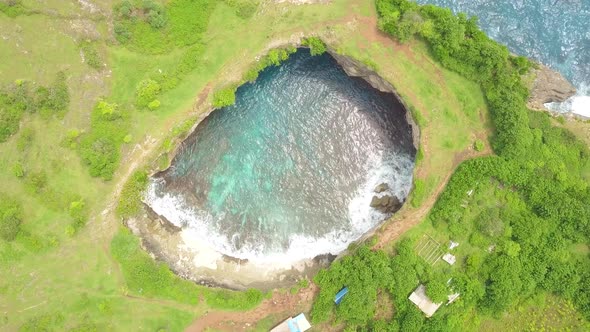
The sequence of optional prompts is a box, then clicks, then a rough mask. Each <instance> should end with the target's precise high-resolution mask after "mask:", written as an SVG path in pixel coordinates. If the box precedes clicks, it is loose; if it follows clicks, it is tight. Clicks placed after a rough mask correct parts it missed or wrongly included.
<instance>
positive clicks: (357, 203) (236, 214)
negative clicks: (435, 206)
mask: <svg viewBox="0 0 590 332" xmlns="http://www.w3.org/2000/svg"><path fill="white" fill-rule="evenodd" d="M414 156H415V149H414V147H413V144H412V134H411V128H410V126H409V125H408V123H407V121H406V119H405V110H404V109H403V108H402V106H401V105H400V104H399V102H398V101H397V100H396V99H395V98H394V97H393V95H391V94H385V93H381V92H378V91H376V90H375V89H373V88H371V87H370V86H369V85H368V84H367V83H366V82H365V81H364V80H361V79H358V78H351V77H348V76H347V75H346V74H345V73H344V71H343V70H342V69H341V68H340V67H339V65H338V64H337V63H336V61H335V60H334V59H333V58H332V57H331V56H330V55H328V54H324V55H321V56H315V57H313V56H311V55H310V54H309V51H308V50H306V49H299V50H298V51H297V52H296V53H295V54H293V55H291V57H290V59H289V60H288V61H286V62H285V63H283V64H282V65H281V66H279V67H271V68H267V69H266V70H264V71H263V72H262V73H261V75H260V77H259V78H258V79H257V81H256V82H255V83H253V84H251V83H249V84H245V85H244V86H242V87H240V88H239V89H238V91H237V101H236V103H235V105H233V106H230V107H226V108H224V109H220V110H216V111H214V112H213V113H212V114H211V115H209V116H208V117H207V118H206V119H205V120H204V121H203V122H202V123H200V124H199V125H198V127H197V129H196V131H195V132H194V133H193V134H191V136H190V137H189V138H188V139H187V140H186V141H185V142H184V143H183V145H182V146H181V148H180V150H179V153H178V155H177V156H176V157H175V159H174V160H173V162H172V166H171V168H170V169H168V170H167V171H165V172H163V173H160V174H158V175H157V176H155V177H154V178H153V179H152V184H151V185H150V190H149V192H148V195H147V198H146V200H147V202H148V204H149V205H150V206H151V207H152V209H153V210H154V211H155V212H157V213H158V214H160V215H162V216H164V217H166V218H167V219H168V220H169V221H171V222H172V223H174V224H176V225H178V226H180V227H182V228H183V229H190V230H192V232H191V233H190V234H193V236H198V237H199V240H200V241H205V242H206V243H208V244H209V245H211V246H212V247H213V248H215V249H216V250H217V251H219V252H221V253H223V254H226V255H230V256H232V257H237V258H242V259H250V260H258V261H282V262H284V261H295V260H299V259H304V258H312V257H315V256H317V255H320V254H327V253H332V254H335V253H337V252H339V251H342V250H343V249H345V248H346V247H347V246H348V244H350V243H351V242H352V241H353V240H355V239H357V238H359V237H360V236H361V235H362V234H363V233H365V232H367V231H368V230H370V229H371V228H372V227H374V226H376V225H377V224H378V223H380V222H381V221H383V220H384V219H385V218H386V217H388V216H387V215H384V214H381V213H380V212H377V211H376V210H373V209H372V208H370V206H369V204H370V200H371V198H372V196H373V195H374V193H373V190H374V188H375V186H377V185H378V184H380V183H388V184H389V187H390V194H394V195H396V196H397V197H399V198H400V200H404V199H405V197H406V196H407V194H408V192H409V190H410V187H411V182H412V171H413V167H414Z"/></svg>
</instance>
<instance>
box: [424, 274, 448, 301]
mask: <svg viewBox="0 0 590 332" xmlns="http://www.w3.org/2000/svg"><path fill="white" fill-rule="evenodd" d="M426 295H427V296H428V297H429V298H430V299H431V300H432V302H434V303H443V302H445V301H446V300H447V296H448V295H449V288H448V287H447V282H446V280H444V276H442V275H437V276H436V277H435V278H434V279H433V280H431V281H429V282H428V283H427V284H426Z"/></svg>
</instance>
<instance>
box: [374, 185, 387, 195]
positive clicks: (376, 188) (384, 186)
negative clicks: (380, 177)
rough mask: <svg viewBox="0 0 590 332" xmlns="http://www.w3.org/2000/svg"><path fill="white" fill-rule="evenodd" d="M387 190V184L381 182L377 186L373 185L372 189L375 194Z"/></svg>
mask: <svg viewBox="0 0 590 332" xmlns="http://www.w3.org/2000/svg"><path fill="white" fill-rule="evenodd" d="M387 190H389V185H388V184H387V183H382V184H380V185H378V186H377V187H375V190H374V191H375V192H376V193H377V194H380V193H382V192H384V191H387Z"/></svg>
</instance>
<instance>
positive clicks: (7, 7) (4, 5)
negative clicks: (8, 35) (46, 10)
mask: <svg viewBox="0 0 590 332" xmlns="http://www.w3.org/2000/svg"><path fill="white" fill-rule="evenodd" d="M0 13H4V15H6V16H8V17H12V18H14V17H17V16H20V15H26V14H28V13H29V10H28V9H27V7H25V6H24V5H23V2H22V0H3V1H0Z"/></svg>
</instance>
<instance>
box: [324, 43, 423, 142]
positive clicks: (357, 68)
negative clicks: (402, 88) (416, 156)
mask: <svg viewBox="0 0 590 332" xmlns="http://www.w3.org/2000/svg"><path fill="white" fill-rule="evenodd" d="M328 53H330V55H331V56H332V57H333V58H334V59H335V60H336V62H338V64H339V65H340V67H342V69H344V72H346V74H347V75H348V76H351V77H360V78H362V79H364V80H365V81H367V83H369V84H370V85H371V86H372V87H373V88H375V89H377V90H379V91H381V92H384V93H392V94H394V95H395V97H396V98H397V100H399V102H400V103H401V104H402V105H403V106H404V109H405V110H406V114H405V116H406V121H407V122H408V123H409V124H410V126H411V127H412V141H413V143H414V148H416V150H418V148H419V147H420V128H419V127H418V125H417V124H416V122H415V121H414V119H413V118H412V115H411V114H410V112H409V108H408V107H407V105H406V104H405V102H404V101H403V99H402V98H401V96H400V95H399V94H398V93H397V91H396V90H395V88H394V87H393V85H391V83H389V82H388V81H386V80H385V79H383V78H382V77H381V76H379V74H377V73H376V72H375V71H373V70H371V69H369V68H368V67H367V66H365V65H364V64H363V63H361V62H360V61H357V60H355V59H353V58H351V57H348V56H346V55H342V54H338V53H337V52H336V51H334V50H332V49H329V50H328Z"/></svg>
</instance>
